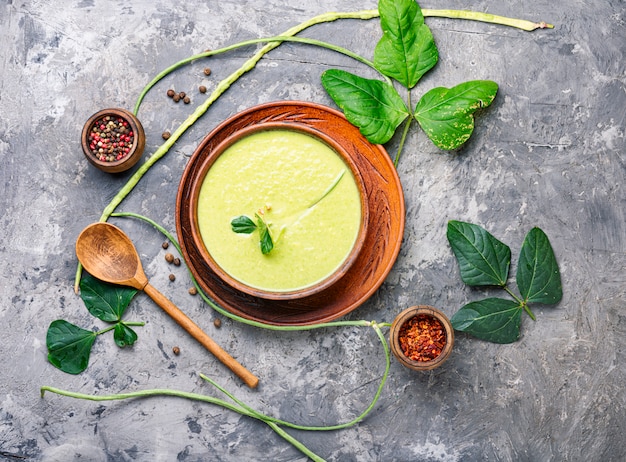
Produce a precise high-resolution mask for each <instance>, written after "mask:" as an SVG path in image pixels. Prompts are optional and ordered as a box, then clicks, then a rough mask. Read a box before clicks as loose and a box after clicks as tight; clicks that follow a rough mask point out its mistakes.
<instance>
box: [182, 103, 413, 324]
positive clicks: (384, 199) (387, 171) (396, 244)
mask: <svg viewBox="0 0 626 462" xmlns="http://www.w3.org/2000/svg"><path fill="white" fill-rule="evenodd" d="M262 124H272V126H274V127H275V126H276V124H285V128H289V127H294V126H296V127H297V126H301V127H306V128H307V129H308V130H309V131H313V132H319V133H320V134H321V135H322V136H327V137H330V138H332V139H333V140H335V142H337V143H338V144H340V145H341V146H342V147H343V148H344V149H345V151H346V152H347V153H348V155H349V156H350V158H351V160H352V161H353V162H354V163H355V164H356V166H357V168H358V169H359V171H360V173H361V177H362V178H363V182H364V185H365V191H366V194H367V204H368V209H369V219H368V224H367V226H368V229H367V233H366V238H365V242H364V243H363V247H362V249H361V252H360V253H359V256H358V257H357V259H356V261H355V262H354V263H353V264H352V266H351V267H350V269H349V270H348V272H347V273H346V274H345V275H344V276H343V277H342V278H341V279H339V280H338V281H337V282H335V283H334V284H333V285H332V286H330V287H328V288H327V289H325V290H323V291H321V292H319V293H316V294H313V295H310V296H307V297H304V298H298V299H293V300H269V299H263V298H258V297H254V296H252V295H249V294H246V293H243V292H241V291H238V290H236V289H234V288H233V287H231V286H229V285H228V284H226V283H225V282H224V281H223V280H222V279H221V278H220V277H219V276H218V275H217V274H216V273H215V272H214V271H213V270H212V269H211V267H210V266H209V264H208V263H207V261H206V259H205V258H204V257H203V252H202V251H201V249H200V248H199V247H198V244H196V242H195V241H194V239H193V236H194V230H193V224H194V223H195V222H196V215H195V214H196V210H193V208H192V207H191V206H190V204H191V202H192V200H191V198H192V197H193V195H194V194H197V190H196V189H197V184H198V181H197V180H198V176H199V175H201V174H202V170H203V165H204V163H205V161H206V159H207V157H208V156H209V154H210V153H211V152H212V151H213V150H214V149H215V148H216V147H217V146H218V145H219V144H220V143H222V142H223V141H224V140H226V139H227V138H229V137H230V136H233V135H235V134H237V133H238V132H239V131H241V130H244V129H246V128H248V127H250V126H256V125H262ZM404 216H405V209H404V196H403V193H402V185H401V183H400V179H399V178H398V175H397V172H396V169H395V167H394V166H393V163H392V162H391V159H390V157H389V155H388V154H387V152H386V151H385V149H384V148H383V147H382V146H380V145H373V144H371V143H370V142H368V141H367V140H366V139H365V137H363V135H361V133H360V132H359V130H358V128H356V127H355V126H354V125H352V124H351V123H350V122H348V121H347V120H346V119H345V117H344V116H343V114H341V113H340V112H338V111H335V110H333V109H330V108H327V107H325V106H322V105H319V104H315V103H307V102H298V101H280V102H275V103H268V104H263V105H260V106H256V107H253V108H250V109H248V110H245V111H243V112H240V113H238V114H236V115H234V116H233V117H231V118H229V119H228V120H226V121H224V122H223V123H222V124H220V125H219V126H218V127H217V128H215V129H214V130H213V131H212V132H211V133H209V134H208V135H207V136H206V138H205V139H204V140H203V141H202V142H201V143H200V145H199V146H198V148H197V149H196V151H195V152H194V154H193V155H192V157H191V159H190V161H189V164H188V165H187V167H186V169H185V171H184V173H183V176H182V178H181V182H180V186H179V189H178V195H177V198H176V231H177V233H178V239H179V241H180V245H181V248H182V252H183V256H184V258H185V260H186V261H187V264H188V265H189V268H190V270H191V272H192V274H193V275H194V277H195V278H196V279H197V281H198V283H199V284H200V286H201V287H202V289H203V290H204V291H205V292H206V293H207V294H208V295H209V296H210V297H211V298H212V299H213V300H215V301H216V302H217V303H218V304H219V305H220V306H222V307H223V308H224V309H226V310H228V311H229V312H231V313H233V314H236V315H238V316H242V317H244V318H247V319H251V320H255V321H259V322H262V323H265V324H274V325H308V324H316V323H321V322H328V321H332V320H333V319H337V318H339V317H341V316H344V315H346V314H348V313H350V312H351V311H353V310H354V309H356V308H357V307H358V306H360V305H361V304H362V303H364V302H365V301H366V300H367V299H368V298H369V297H370V296H371V295H372V294H373V293H374V292H375V291H376V290H377V289H378V288H379V287H380V285H381V284H382V283H383V281H384V280H385V278H386V277H387V275H388V274H389V271H390V270H391V268H392V267H393V264H394V263H395V261H396V258H397V256H398V253H399V251H400V245H401V243H402V236H403V233H404Z"/></svg>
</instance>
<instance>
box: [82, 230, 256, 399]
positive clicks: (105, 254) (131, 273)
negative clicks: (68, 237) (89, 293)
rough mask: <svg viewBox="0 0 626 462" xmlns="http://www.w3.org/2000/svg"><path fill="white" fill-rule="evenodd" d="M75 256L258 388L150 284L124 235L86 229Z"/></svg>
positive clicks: (94, 273)
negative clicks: (141, 298)
mask: <svg viewBox="0 0 626 462" xmlns="http://www.w3.org/2000/svg"><path fill="white" fill-rule="evenodd" d="M76 256H77V257H78V261H80V263H81V264H82V265H83V267H84V268H85V269H86V270H87V271H88V272H89V273H90V274H91V275H92V276H94V277H95V278H97V279H100V280H102V281H104V282H109V283H112V284H118V285H123V286H130V287H133V288H135V289H138V290H143V291H144V292H145V293H146V294H147V295H148V296H149V297H150V298H152V300H154V302H155V303H156V304H157V305H159V306H160V307H161V308H162V309H163V310H164V311H165V312H166V313H167V314H169V315H170V316H171V317H172V319H174V321H176V322H177V323H178V324H179V325H180V326H181V327H182V328H183V329H185V330H186V331H187V332H188V333H189V334H191V335H192V337H194V338H195V339H196V340H197V341H198V342H200V343H201V344H202V345H203V346H204V347H205V348H206V349H207V350H209V351H210V352H211V353H213V355H215V357H216V358H217V359H219V360H220V361H221V362H222V363H223V364H224V365H226V366H227V367H228V368H229V369H230V370H231V371H233V372H234V373H235V374H236V375H237V376H238V377H239V378H241V379H242V380H243V381H244V382H245V383H246V384H247V385H248V386H249V387H250V388H255V387H256V386H257V385H258V383H259V379H258V378H257V377H256V376H254V375H253V374H252V373H251V372H250V371H248V370H247V369H246V368H245V367H243V366H242V365H241V364H239V362H237V360H236V359H234V358H233V357H232V356H230V355H229V354H228V353H227V352H226V351H224V350H223V349H222V347H220V346H219V345H218V344H217V343H215V341H214V340H213V339H211V337H209V336H208V335H207V334H206V333H204V331H203V330H202V329H201V328H200V327H198V325H196V324H195V323H194V322H193V321H192V320H191V319H189V318H188V317H187V315H186V314H185V313H183V312H182V311H181V310H180V309H179V308H178V307H177V306H176V305H174V304H173V303H172V302H171V301H170V300H169V299H167V298H166V297H165V296H164V295H163V294H161V293H160V292H159V291H158V290H156V289H155V288H154V287H153V286H152V285H151V284H150V282H149V281H148V278H147V277H146V275H145V273H144V271H143V267H142V266H141V260H140V259H139V254H138V253H137V249H135V246H134V245H133V243H132V241H131V240H130V238H129V237H128V236H127V235H126V234H125V233H124V231H122V230H121V229H119V228H118V227H116V226H114V225H112V224H110V223H106V222H99V223H94V224H92V225H89V226H87V227H86V228H85V229H84V230H83V231H82V232H81V233H80V235H79V236H78V239H77V240H76Z"/></svg>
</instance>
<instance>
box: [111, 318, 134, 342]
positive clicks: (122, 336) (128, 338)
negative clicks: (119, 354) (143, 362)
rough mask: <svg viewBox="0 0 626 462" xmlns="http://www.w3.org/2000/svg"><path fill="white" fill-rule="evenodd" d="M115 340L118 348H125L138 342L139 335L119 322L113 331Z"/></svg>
mask: <svg viewBox="0 0 626 462" xmlns="http://www.w3.org/2000/svg"><path fill="white" fill-rule="evenodd" d="M113 339H114V340H115V343H116V345H117V346H118V347H120V348H124V347H126V346H130V345H133V344H134V343H135V342H136V341H137V334H136V333H135V331H134V330H132V329H131V328H130V327H128V326H127V325H126V324H124V323H123V322H118V323H117V324H116V325H115V330H114V331H113Z"/></svg>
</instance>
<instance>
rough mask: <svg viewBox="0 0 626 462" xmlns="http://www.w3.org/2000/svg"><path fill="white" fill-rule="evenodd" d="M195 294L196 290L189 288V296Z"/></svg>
mask: <svg viewBox="0 0 626 462" xmlns="http://www.w3.org/2000/svg"><path fill="white" fill-rule="evenodd" d="M197 293H198V289H196V288H195V287H190V288H189V295H196V294H197Z"/></svg>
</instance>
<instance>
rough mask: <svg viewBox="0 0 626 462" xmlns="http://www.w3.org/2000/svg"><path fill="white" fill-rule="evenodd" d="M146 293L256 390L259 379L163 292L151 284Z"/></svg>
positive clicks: (145, 288) (145, 289)
mask: <svg viewBox="0 0 626 462" xmlns="http://www.w3.org/2000/svg"><path fill="white" fill-rule="evenodd" d="M143 290H144V292H145V293H146V294H148V296H149V297H150V298H151V299H152V300H154V302H155V303H156V304H157V305H159V306H160V307H161V308H162V309H163V310H164V311H165V312H166V313H167V314H169V315H170V316H171V317H172V318H173V319H174V321H176V322H177V323H178V324H179V325H180V326H181V327H182V328H183V329H185V330H186V331H187V332H189V333H190V334H191V336H192V337H193V338H195V339H196V340H197V341H198V342H200V343H201V344H202V345H203V346H204V347H205V348H206V349H207V350H209V351H210V352H211V353H213V355H214V356H215V357H216V358H217V359H219V360H220V361H221V362H222V363H223V364H224V365H226V367H228V368H229V369H230V370H231V371H233V372H234V373H235V374H236V375H237V376H238V377H239V378H240V379H241V380H243V381H244V382H245V383H246V385H248V386H249V387H250V388H256V386H257V385H258V384H259V379H258V378H257V377H256V376H255V375H253V374H252V373H251V372H250V371H249V370H248V369H246V368H245V367H243V366H242V365H241V364H239V362H237V360H236V359H235V358H233V357H232V356H231V355H229V354H228V353H226V351H224V350H223V349H222V347H221V346H219V345H218V344H217V343H215V341H214V340H213V339H212V338H211V337H209V336H208V335H207V334H205V333H204V331H203V330H202V329H201V328H200V327H198V325H197V324H196V323H194V322H193V321H192V320H191V319H189V318H188V317H187V315H186V314H185V313H183V312H182V311H181V310H180V309H179V308H178V307H177V306H176V305H174V304H173V303H172V302H171V301H169V300H168V299H167V297H165V295H163V294H162V293H161V292H159V291H158V290H157V289H155V288H154V287H153V286H152V285H151V284H150V283H148V284H147V285H146V286H145V287H144V288H143Z"/></svg>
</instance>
